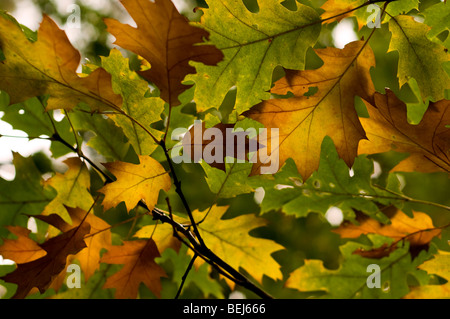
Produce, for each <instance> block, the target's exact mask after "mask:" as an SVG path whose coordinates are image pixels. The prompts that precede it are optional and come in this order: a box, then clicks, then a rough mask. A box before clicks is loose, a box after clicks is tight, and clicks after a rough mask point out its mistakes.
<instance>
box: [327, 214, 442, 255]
mask: <svg viewBox="0 0 450 319" xmlns="http://www.w3.org/2000/svg"><path fill="white" fill-rule="evenodd" d="M333 231H334V232H336V233H338V234H339V235H340V236H341V237H342V238H358V237H359V236H361V235H362V234H379V235H383V236H386V237H390V238H392V239H394V240H395V241H399V240H401V239H405V240H407V241H408V242H409V243H410V245H411V247H413V246H425V245H428V244H429V243H430V241H431V240H432V239H433V238H434V237H436V236H439V235H440V234H441V229H440V228H436V227H434V226H433V222H432V220H431V218H430V216H428V215H427V214H425V213H421V212H414V213H413V217H409V216H407V215H406V214H404V213H403V212H402V211H397V212H396V213H395V214H394V215H393V216H392V217H391V218H390V224H388V225H384V224H381V223H380V222H377V221H376V220H374V219H370V218H369V219H365V220H363V221H361V222H360V223H359V224H350V223H346V224H344V225H341V226H340V227H339V228H337V229H335V230H333Z"/></svg>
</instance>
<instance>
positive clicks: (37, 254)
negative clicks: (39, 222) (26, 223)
mask: <svg viewBox="0 0 450 319" xmlns="http://www.w3.org/2000/svg"><path fill="white" fill-rule="evenodd" d="M6 228H7V229H8V230H9V231H10V232H11V233H13V234H14V235H16V236H17V239H3V245H2V246H0V255H2V256H3V258H6V259H11V260H13V261H14V262H15V263H16V264H24V263H27V262H30V261H33V260H36V259H39V258H41V257H42V256H45V255H46V254H47V253H46V251H45V250H43V249H42V248H41V247H39V245H38V244H37V243H36V242H35V241H34V240H32V239H31V238H30V237H28V235H29V233H30V231H29V230H28V229H26V228H23V227H20V226H6Z"/></svg>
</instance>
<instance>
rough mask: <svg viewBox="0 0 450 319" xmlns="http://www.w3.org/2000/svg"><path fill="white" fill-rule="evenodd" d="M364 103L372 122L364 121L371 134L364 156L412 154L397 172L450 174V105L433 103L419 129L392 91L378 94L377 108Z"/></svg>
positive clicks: (361, 150)
mask: <svg viewBox="0 0 450 319" xmlns="http://www.w3.org/2000/svg"><path fill="white" fill-rule="evenodd" d="M364 103H365V105H366V107H367V110H368V112H369V115H370V118H361V119H360V120H361V124H362V125H363V128H364V130H365V131H366V134H367V140H364V141H361V143H360V145H359V149H358V152H359V153H360V154H375V153H381V152H387V151H390V150H395V151H397V152H404V153H409V154H410V155H409V157H407V158H406V159H404V160H403V161H402V162H400V163H399V164H398V165H397V166H396V167H394V169H393V170H395V171H407V172H413V171H417V172H424V173H429V172H438V171H444V172H450V128H448V127H447V125H448V124H449V123H450V101H448V100H441V101H438V102H436V103H430V105H429V106H428V110H427V111H426V112H425V114H424V115H423V118H422V121H421V122H420V123H419V124H417V125H412V124H409V123H408V119H407V109H406V104H405V103H404V102H402V101H401V100H400V99H399V98H397V97H396V96H395V94H394V93H393V92H392V91H391V90H389V89H386V94H381V93H378V92H377V93H375V96H374V103H373V104H371V103H368V102H366V101H365V102H364Z"/></svg>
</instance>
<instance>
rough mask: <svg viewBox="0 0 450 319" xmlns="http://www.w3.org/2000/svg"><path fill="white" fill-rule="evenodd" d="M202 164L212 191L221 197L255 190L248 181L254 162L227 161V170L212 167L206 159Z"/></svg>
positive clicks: (230, 196)
mask: <svg viewBox="0 0 450 319" xmlns="http://www.w3.org/2000/svg"><path fill="white" fill-rule="evenodd" d="M234 160H235V159H234ZM235 161H236V160H235ZM200 165H201V166H202V167H203V170H204V171H205V173H206V182H207V183H208V186H209V188H210V189H211V192H213V193H214V194H216V196H217V197H219V198H232V197H235V196H237V195H240V194H246V193H250V192H252V191H253V188H252V187H251V186H250V185H249V184H248V182H247V179H248V175H249V174H250V172H251V170H252V165H253V164H252V163H238V162H233V163H225V172H224V171H223V170H221V169H218V168H215V167H211V166H210V165H209V164H207V163H206V162H205V161H202V162H201V163H200Z"/></svg>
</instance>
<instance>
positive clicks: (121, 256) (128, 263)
mask: <svg viewBox="0 0 450 319" xmlns="http://www.w3.org/2000/svg"><path fill="white" fill-rule="evenodd" d="M157 257H160V254H159V251H158V248H157V247H156V244H155V242H154V241H153V239H148V240H133V241H126V242H124V243H123V245H122V246H110V248H109V249H108V251H107V252H106V253H105V254H104V255H103V256H102V259H101V262H103V263H107V264H117V265H124V266H123V268H122V269H120V270H119V271H118V272H117V273H115V274H114V275H112V276H110V277H108V279H107V280H106V283H105V285H104V286H103V288H116V293H115V297H116V298H119V299H135V298H136V297H137V294H138V289H139V285H140V283H141V282H143V283H144V284H145V285H146V286H147V287H148V288H149V289H150V290H151V291H152V292H153V293H154V294H155V295H156V296H157V297H159V296H160V292H161V288H162V287H161V279H160V277H166V273H165V272H164V270H163V269H162V268H161V267H160V266H159V265H158V264H157V263H156V262H155V258H157Z"/></svg>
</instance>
